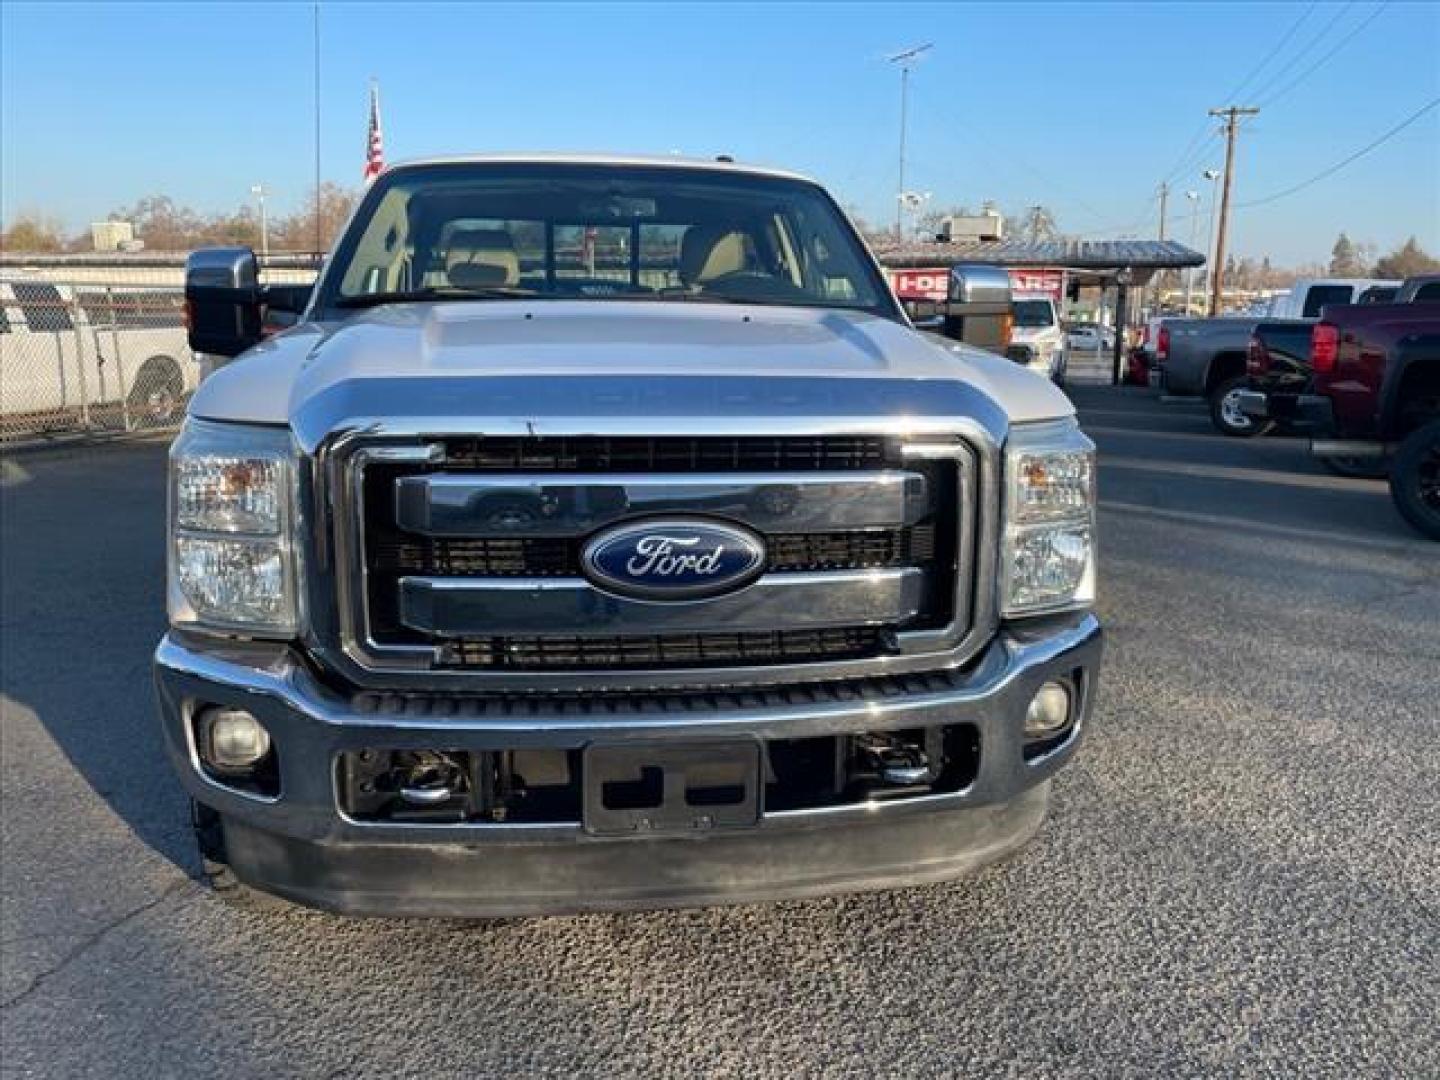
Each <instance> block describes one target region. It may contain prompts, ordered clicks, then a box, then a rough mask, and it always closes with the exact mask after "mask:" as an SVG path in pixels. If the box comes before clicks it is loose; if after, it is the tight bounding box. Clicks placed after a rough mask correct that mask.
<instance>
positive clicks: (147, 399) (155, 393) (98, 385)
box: [0, 276, 200, 437]
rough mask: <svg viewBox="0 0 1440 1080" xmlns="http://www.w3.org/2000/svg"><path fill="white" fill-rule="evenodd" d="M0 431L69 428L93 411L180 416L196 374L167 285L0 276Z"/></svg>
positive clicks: (136, 420)
mask: <svg viewBox="0 0 1440 1080" xmlns="http://www.w3.org/2000/svg"><path fill="white" fill-rule="evenodd" d="M0 370H3V371H4V378H0V430H3V432H4V433H5V435H6V436H7V437H17V436H19V437H23V436H26V435H38V434H43V433H45V432H47V431H52V430H54V429H56V428H60V427H70V426H73V424H74V418H75V416H77V415H79V414H82V413H84V412H86V411H87V410H94V411H95V412H97V413H104V414H106V415H107V416H113V417H120V418H128V419H129V420H130V421H131V422H132V423H133V424H138V425H140V426H149V425H154V424H162V423H170V422H173V421H176V420H178V419H179V418H180V416H181V413H182V412H183V410H184V401H185V397H186V395H187V394H189V393H190V392H191V391H193V390H194V389H195V387H196V386H197V385H198V383H199V380H200V370H199V367H198V366H197V365H196V363H195V360H194V357H193V356H192V355H191V353H190V350H189V348H188V347H187V345H186V343H185V329H184V327H183V325H182V318H181V294H180V292H179V291H178V290H176V289H168V290H167V289H157V288H138V287H137V288H124V289H113V288H105V287H101V286H94V287H89V288H87V287H83V286H71V285H61V284H54V283H52V282H49V281H44V280H41V279H37V278H27V277H21V276H6V277H4V278H0Z"/></svg>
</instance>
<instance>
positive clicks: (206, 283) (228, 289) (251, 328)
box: [185, 247, 262, 356]
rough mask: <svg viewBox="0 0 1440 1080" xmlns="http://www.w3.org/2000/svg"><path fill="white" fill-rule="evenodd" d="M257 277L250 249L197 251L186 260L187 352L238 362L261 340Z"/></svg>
mask: <svg viewBox="0 0 1440 1080" xmlns="http://www.w3.org/2000/svg"><path fill="white" fill-rule="evenodd" d="M261 299H262V294H261V290H260V271H259V266H258V264H257V263H256V261H255V253H254V252H253V251H251V250H250V249H249V248H240V247H226V248H202V249H201V250H200V251H195V252H191V254H190V256H189V258H187V259H186V260H185V326H186V329H187V330H188V332H189V339H190V348H191V349H192V350H193V351H194V352H197V353H210V354H212V355H214V356H238V355H239V354H240V353H242V352H244V351H245V350H246V349H248V348H250V346H252V345H254V344H255V343H256V342H257V341H259V340H260V338H261V336H262V326H261Z"/></svg>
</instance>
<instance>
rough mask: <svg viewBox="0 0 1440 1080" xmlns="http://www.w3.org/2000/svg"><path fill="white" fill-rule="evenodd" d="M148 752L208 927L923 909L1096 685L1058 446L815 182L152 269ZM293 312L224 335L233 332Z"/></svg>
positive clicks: (359, 221) (1092, 640)
mask: <svg viewBox="0 0 1440 1080" xmlns="http://www.w3.org/2000/svg"><path fill="white" fill-rule="evenodd" d="M186 297H187V304H188V305H189V319H190V322H189V325H190V336H191V344H192V346H193V347H194V348H195V349H196V350H197V351H199V352H204V353H210V354H218V355H231V356H238V357H239V358H238V359H237V360H236V361H235V362H233V363H231V364H229V365H227V366H226V367H224V368H222V369H221V370H220V371H218V372H217V373H216V374H215V375H214V376H212V377H211V378H210V379H208V380H207V381H206V382H205V383H203V384H202V385H201V387H200V389H199V391H198V392H197V393H196V394H195V396H194V398H193V400H192V401H191V403H190V407H189V416H188V419H187V422H186V424H185V427H184V430H183V432H182V433H181V435H180V436H179V438H178V439H177V440H176V442H175V443H174V446H173V448H172V450H171V456H170V521H169V530H170V540H169V544H170V553H169V583H168V591H169V614H170V623H171V629H170V631H169V633H168V634H167V635H166V636H165V638H164V640H163V641H162V642H161V643H160V646H159V648H158V650H157V652H156V657H155V669H156V678H157V683H158V689H159V698H160V707H161V716H162V721H163V726H164V732H165V738H166V743H167V746H168V749H169V753H170V756H171V758H172V760H173V763H174V766H175V768H176V770H177V771H178V773H179V775H180V777H181V779H182V782H183V783H184V785H185V787H186V788H187V789H188V791H189V794H190V795H191V796H192V797H193V800H194V824H195V829H196V834H197V839H198V841H199V844H200V848H201V852H202V855H203V856H204V858H205V860H206V863H207V871H208V873H209V874H210V875H211V880H212V882H213V883H214V884H215V886H216V887H217V890H219V891H221V892H223V893H225V894H227V895H232V896H236V897H242V896H245V897H249V896H254V895H255V890H258V891H260V892H262V893H271V894H278V895H279V896H282V897H285V898H288V899H291V900H294V901H298V902H301V903H305V904H310V905H315V906H319V907H323V908H329V909H333V910H338V911H344V912H355V913H379V914H400V913H405V914H429V915H442V916H455V915H496V914H527V913H541V912H563V911H579V910H595V909H614V908H637V907H649V906H662V905H697V904H714V903H727V902H739V901H750V900H759V899H768V898H777V897H795V896H807V895H815V894H822V893H829V892H836V891H842V890H850V889H873V888H885V887H892V886H899V885H908V884H914V883H919V882H926V881H934V880H940V879H944V878H948V877H952V876H954V875H957V874H962V873H965V872H968V871H971V870H973V869H974V868H976V867H979V866H981V865H983V864H985V863H988V862H991V861H993V860H996V859H999V858H1001V857H1003V856H1004V855H1006V854H1007V853H1009V852H1012V851H1014V850H1015V849H1016V848H1018V847H1019V846H1020V845H1022V844H1023V843H1024V842H1025V841H1026V840H1027V839H1029V838H1030V837H1031V836H1032V835H1033V834H1034V833H1035V832H1036V830H1037V829H1038V828H1039V827H1040V824H1041V821H1042V818H1043V817H1044V813H1045V808H1046V803H1047V799H1048V793H1049V780H1050V778H1051V777H1052V776H1053V774H1054V773H1055V771H1056V770H1057V769H1059V768H1060V767H1061V766H1062V765H1063V764H1064V763H1065V762H1066V761H1067V760H1068V759H1069V758H1070V756H1071V755H1072V754H1073V753H1074V751H1075V749H1076V747H1077V744H1078V742H1079V740H1080V737H1081V733H1082V731H1083V730H1084V728H1085V725H1086V718H1087V717H1088V716H1089V714H1090V711H1091V708H1092V702H1093V700H1094V695H1095V690H1096V678H1097V675H1098V670H1099V663H1100V655H1101V630H1100V627H1099V625H1098V623H1097V621H1096V618H1095V616H1094V614H1093V613H1092V610H1091V609H1092V605H1093V601H1094V590H1095V576H1096V570H1095V522H1094V478H1095V469H1094V448H1093V446H1092V444H1091V443H1090V442H1089V440H1088V439H1086V438H1085V436H1084V435H1083V434H1082V433H1081V432H1080V430H1079V428H1078V427H1077V425H1076V421H1075V417H1074V415H1073V410H1072V408H1071V406H1070V404H1069V402H1068V401H1067V399H1066V398H1065V397H1064V395H1062V394H1061V393H1060V391H1059V390H1057V389H1056V388H1055V387H1053V386H1052V385H1050V384H1049V383H1048V382H1046V381H1045V380H1043V379H1037V378H1035V377H1034V375H1032V374H1030V373H1029V372H1027V371H1024V370H1022V369H1020V368H1019V367H1018V366H1017V365H1015V364H1013V363H1012V362H1010V361H1008V360H1006V359H1004V358H1002V357H999V356H994V355H990V354H988V353H983V352H978V351H973V350H970V349H968V348H966V347H963V346H956V345H954V344H953V343H948V342H946V341H944V340H943V339H940V338H933V337H930V336H927V335H923V334H921V333H919V332H917V331H916V330H915V329H914V328H913V327H912V325H911V324H910V323H909V322H908V321H907V319H906V316H905V314H904V312H903V311H902V310H901V308H900V307H899V305H898V303H897V301H896V299H895V297H894V296H893V295H892V293H891V292H890V290H889V289H888V288H887V287H886V285H885V281H884V279H883V278H882V276H881V273H880V271H879V268H878V267H877V265H876V263H875V261H874V260H873V258H872V257H871V255H870V253H869V252H868V250H867V249H866V247H865V245H864V243H863V242H862V240H861V239H860V237H859V236H858V235H857V234H856V233H855V231H854V230H853V228H852V227H851V226H850V225H849V223H848V222H847V220H846V218H845V215H844V214H843V213H842V212H841V211H840V210H839V208H838V207H837V206H836V204H835V203H834V201H833V200H832V199H831V198H830V197H829V196H828V195H827V194H826V193H825V192H824V191H823V190H822V189H821V188H820V187H819V186H818V185H816V184H815V183H813V182H811V181H809V180H806V179H804V178H802V177H799V176H794V175H790V174H787V173H780V172H773V171H766V170H761V169H753V168H747V167H741V166H738V165H734V164H731V163H728V162H693V161H683V160H676V159H660V160H648V159H625V158H621V159H617V158H587V157H566V158H548V157H544V156H539V157H537V156H526V157H507V156H487V157H473V158H456V159H446V160H436V161H425V162H418V163H412V164H406V165H401V166H397V167H394V168H392V169H390V170H388V171H387V172H386V173H384V174H383V175H382V176H381V177H380V178H379V179H378V180H377V181H376V182H375V183H374V184H373V186H372V187H371V188H370V190H369V191H368V192H367V194H366V195H365V197H364V199H363V201H362V202H361V204H360V206H359V207H358V209H357V210H356V212H355V215H354V218H353V219H352V221H351V222H350V224H349V226H348V227H347V229H346V230H345V232H344V234H343V236H342V237H341V239H340V240H339V241H338V243H337V246H336V248H335V250H334V251H333V252H332V254H331V257H330V258H329V260H328V262H327V264H326V267H325V270H324V272H323V273H322V275H321V276H320V279H319V280H318V281H317V282H316V283H315V285H314V287H313V290H306V289H298V288H296V287H293V286H291V287H280V286H270V287H266V286H263V285H261V284H259V283H258V282H257V279H256V268H255V260H254V256H253V254H252V253H250V252H249V251H246V250H244V249H233V248H232V249H215V250H209V251H201V252H196V253H195V254H194V255H192V256H191V260H190V267H189V271H188V278H187V286H186ZM267 306H268V307H270V308H289V309H290V310H300V311H302V312H303V314H302V315H301V318H300V320H299V322H298V323H297V325H295V326H294V327H293V328H291V329H289V330H287V331H285V332H283V333H281V334H279V335H277V336H275V337H272V338H269V339H266V340H264V341H261V340H260V328H261V325H262V321H263V316H264V315H265V314H266V312H265V309H266V308H267Z"/></svg>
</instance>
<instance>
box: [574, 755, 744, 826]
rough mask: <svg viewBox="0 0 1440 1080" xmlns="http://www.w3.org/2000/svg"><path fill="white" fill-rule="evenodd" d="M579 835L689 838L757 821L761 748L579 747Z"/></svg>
mask: <svg viewBox="0 0 1440 1080" xmlns="http://www.w3.org/2000/svg"><path fill="white" fill-rule="evenodd" d="M582 775H583V777H584V804H585V821H584V824H585V831H586V832H589V833H593V834H595V835H598V836H647V835H655V834H679V833H684V834H688V835H694V834H696V833H704V832H711V831H714V830H717V829H743V828H750V827H753V826H754V825H755V824H757V823H758V822H759V820H760V802H761V770H760V743H759V742H758V741H756V740H754V739H726V740H707V741H704V742H687V743H680V744H670V743H657V742H639V743H591V744H589V745H588V746H586V747H585V753H584V759H583V763H582Z"/></svg>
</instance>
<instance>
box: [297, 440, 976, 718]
mask: <svg viewBox="0 0 1440 1080" xmlns="http://www.w3.org/2000/svg"><path fill="white" fill-rule="evenodd" d="M961 435H962V436H963V437H961V436H957V437H937V436H933V435H926V436H925V437H924V438H922V439H915V440H911V441H906V440H905V439H904V438H902V437H900V436H895V435H874V436H865V435H855V436H852V435H846V436H840V437H832V436H803V437H789V436H773V437H754V438H749V437H718V436H704V437H693V438H689V437H674V436H657V437H653V438H641V437H624V438H602V437H596V436H587V437H575V438H560V437H555V436H550V437H546V438H525V437H514V436H506V437H501V438H491V437H488V436H483V435H469V434H459V435H446V436H444V437H436V436H426V435H422V434H420V433H416V434H414V435H408V436H407V435H403V434H397V433H392V432H378V431H375V430H369V431H364V432H358V431H357V432H351V433H346V434H343V435H340V436H338V437H336V438H333V439H331V440H329V441H328V442H327V443H326V444H325V445H323V446H321V447H320V449H319V451H318V454H317V458H316V463H317V467H316V469H315V470H314V472H313V474H312V475H313V481H314V489H313V491H312V494H313V496H314V498H315V502H314V505H315V507H316V512H317V526H319V527H318V528H317V535H316V544H317V552H316V556H317V557H316V560H315V562H316V566H317V570H318V573H317V575H316V577H317V580H316V587H317V588H323V587H324V586H325V583H326V582H327V581H329V580H331V579H332V578H333V581H334V589H335V592H334V595H335V597H336V599H337V601H338V604H337V605H336V606H335V609H334V612H333V620H334V622H333V626H327V622H328V619H329V618H330V616H328V615H327V616H322V617H321V618H320V619H319V620H318V621H316V622H315V625H313V626H312V628H311V633H310V636H311V638H312V640H311V642H310V644H311V645H312V647H314V649H315V651H316V652H317V653H318V654H319V655H320V656H321V657H322V658H323V659H325V660H328V661H332V662H334V663H335V664H336V666H337V667H339V668H340V669H341V670H342V672H343V673H345V674H347V675H349V676H350V677H351V678H352V679H353V681H354V682H355V683H356V684H357V685H361V686H366V685H368V686H376V687H379V686H387V687H395V688H404V687H409V688H415V689H419V688H443V687H450V688H460V687H463V688H465V689H466V690H467V691H472V692H481V693H488V692H497V693H498V692H506V693H513V692H528V693H535V692H539V693H555V692H563V691H574V690H584V689H604V690H621V691H635V690H659V689H662V688H675V687H706V686H746V685H752V686H773V685H786V684H795V683H801V682H807V683H808V682H814V681H816V680H830V679H846V678H857V677H865V676H871V675H878V674H891V673H904V672H910V671H919V670H926V669H932V670H933V669H939V668H949V667H955V666H958V665H960V664H963V663H964V662H965V661H966V660H968V659H969V658H970V657H972V656H973V655H974V654H975V653H976V652H977V651H978V649H979V647H980V646H982V645H983V644H984V643H985V642H986V641H987V640H988V639H989V637H990V636H991V635H992V633H993V631H994V629H995V627H996V625H997V617H996V608H995V594H994V580H995V543H994V537H995V536H996V533H997V528H998V516H999V500H998V452H997V450H996V448H995V446H994V443H993V442H992V440H991V438H990V436H989V434H988V433H987V432H986V431H985V430H984V429H982V428H980V427H978V425H977V426H975V427H974V429H973V430H967V431H964V432H962V433H961ZM652 463H653V464H654V467H655V469H656V472H655V473H653V474H651V473H647V472H645V471H644V470H646V469H647V468H650V467H651V464H652ZM692 463H698V465H699V469H698V471H691V469H692V468H693V467H694V465H693V464H692ZM510 470H513V471H510ZM612 470H613V471H612ZM697 514H698V515H702V516H704V515H711V516H713V517H715V518H717V519H719V520H731V521H737V522H740V523H742V524H744V525H746V526H747V527H749V528H751V529H753V530H755V531H756V532H757V533H759V534H761V535H762V536H763V537H764V539H765V542H766V546H767V551H768V559H767V563H766V568H765V571H764V573H763V574H762V575H761V576H760V577H759V578H758V579H757V580H756V581H755V583H754V584H752V585H749V586H746V587H744V588H743V589H741V590H740V591H739V592H735V593H731V594H728V595H724V596H719V597H713V598H709V599H698V600H694V601H685V602H667V603H663V604H661V603H655V604H649V603H646V602H645V601H638V600H625V599H624V598H618V597H615V596H612V595H610V594H609V593H606V592H603V591H601V590H600V589H599V588H597V587H596V586H593V585H592V584H590V583H589V582H587V581H586V580H585V579H584V578H582V577H580V576H579V573H578V570H577V567H578V563H579V558H578V552H579V550H580V548H581V546H582V545H583V543H584V542H585V540H586V539H587V537H589V536H590V535H593V534H594V533H596V532H598V531H599V530H601V529H603V528H605V527H607V526H610V525H613V524H614V523H615V522H616V521H626V520H631V519H641V520H643V519H646V518H654V519H656V520H659V521H663V520H665V519H666V517H668V516H673V517H676V518H685V517H690V518H693V517H695V516H696V515H697ZM332 635H333V636H332ZM336 638H338V641H337V640H335V639H336ZM337 645H338V648H337Z"/></svg>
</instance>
